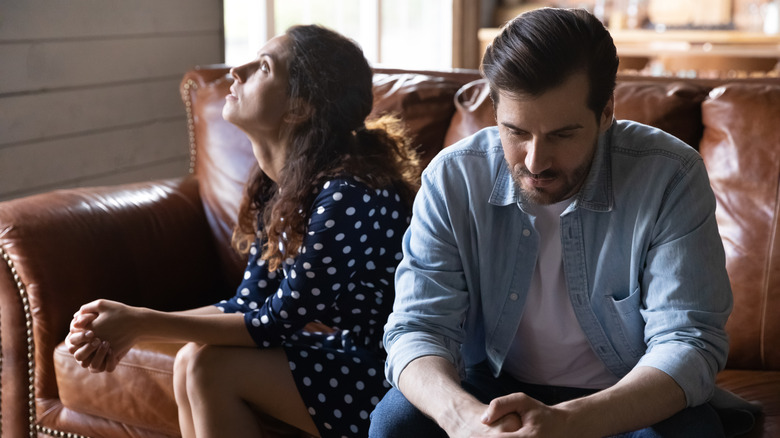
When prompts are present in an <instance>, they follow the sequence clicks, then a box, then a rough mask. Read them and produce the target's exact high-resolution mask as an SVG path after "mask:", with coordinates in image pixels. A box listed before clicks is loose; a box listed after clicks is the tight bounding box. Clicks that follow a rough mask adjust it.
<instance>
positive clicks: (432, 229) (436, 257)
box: [384, 167, 469, 385]
mask: <svg viewBox="0 0 780 438" xmlns="http://www.w3.org/2000/svg"><path fill="white" fill-rule="evenodd" d="M450 208H451V206H448V205H447V203H446V202H445V198H444V195H443V194H442V191H441V188H440V187H439V186H437V184H436V173H435V170H434V169H432V168H431V167H429V168H428V170H426V172H424V174H423V180H422V187H421V189H420V191H419V193H418V194H417V197H416V198H415V202H414V208H413V214H412V221H411V224H410V227H409V229H408V230H407V231H406V234H405V235H404V240H403V259H402V261H401V263H400V265H399V266H398V270H397V272H396V279H395V280H396V299H395V303H394V306H393V312H392V314H391V315H390V316H389V318H388V322H387V324H386V325H385V335H384V344H385V348H386V349H387V352H388V358H387V362H386V365H385V366H386V369H385V371H386V375H387V379H388V381H390V383H392V384H393V385H397V383H398V379H399V376H400V374H401V372H403V370H404V368H405V367H406V366H407V365H408V364H409V363H410V362H411V361H413V360H415V359H417V358H420V357H423V356H431V355H434V356H441V357H444V358H445V359H447V360H449V361H450V362H452V363H453V365H455V366H456V367H457V368H458V369H459V370H461V371H462V359H461V357H460V352H459V348H460V344H461V343H462V342H463V339H464V330H463V323H464V320H465V317H466V312H467V310H468V305H469V293H468V292H467V287H466V280H465V275H464V272H463V266H462V263H461V257H460V253H459V246H458V242H457V241H456V238H455V235H454V233H453V225H452V216H451V210H450Z"/></svg>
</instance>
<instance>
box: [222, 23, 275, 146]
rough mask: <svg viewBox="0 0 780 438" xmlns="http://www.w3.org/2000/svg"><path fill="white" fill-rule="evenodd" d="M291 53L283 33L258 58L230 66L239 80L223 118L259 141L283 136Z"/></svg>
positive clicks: (264, 48)
mask: <svg viewBox="0 0 780 438" xmlns="http://www.w3.org/2000/svg"><path fill="white" fill-rule="evenodd" d="M289 53H290V50H289V42H288V37H287V36H286V35H279V36H277V37H275V38H273V39H271V40H270V41H268V42H267V43H266V44H265V46H263V48H262V49H260V51H259V52H258V54H257V58H256V59H255V60H253V61H251V62H249V63H247V64H244V65H241V66H238V67H233V68H232V69H230V74H231V76H233V78H234V79H235V82H234V83H233V85H232V86H231V87H230V94H229V95H228V96H227V98H226V102H225V106H224V108H223V109H222V117H223V118H224V119H225V120H227V121H228V122H230V123H233V124H234V125H236V126H237V127H239V128H240V129H241V130H242V131H244V132H246V133H247V135H249V137H250V138H252V139H253V140H257V142H260V143H267V142H276V141H278V140H279V139H280V133H281V132H282V126H283V123H284V115H285V112H286V111H287V108H288V96H287V86H288V85H287V83H288V82H287V80H288V71H287V61H288V57H289Z"/></svg>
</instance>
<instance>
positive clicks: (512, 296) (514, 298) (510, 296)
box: [509, 294, 518, 301]
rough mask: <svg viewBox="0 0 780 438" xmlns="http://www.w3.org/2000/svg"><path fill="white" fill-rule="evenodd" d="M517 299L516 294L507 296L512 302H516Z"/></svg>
mask: <svg viewBox="0 0 780 438" xmlns="http://www.w3.org/2000/svg"><path fill="white" fill-rule="evenodd" d="M517 298H518V296H517V294H511V295H509V299H510V300H512V301H517Z"/></svg>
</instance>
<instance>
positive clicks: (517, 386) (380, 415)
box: [368, 364, 724, 438]
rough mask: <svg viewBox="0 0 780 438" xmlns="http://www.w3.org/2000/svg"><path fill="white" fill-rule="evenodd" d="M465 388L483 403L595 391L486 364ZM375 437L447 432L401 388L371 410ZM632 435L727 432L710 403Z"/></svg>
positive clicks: (707, 436)
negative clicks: (530, 379)
mask: <svg viewBox="0 0 780 438" xmlns="http://www.w3.org/2000/svg"><path fill="white" fill-rule="evenodd" d="M462 386H463V389H465V390H466V391H468V392H469V393H471V394H472V395H474V396H475V397H476V398H477V399H479V400H480V401H482V402H483V403H489V402H490V400H492V399H494V398H496V397H500V396H503V395H507V394H512V393H515V392H523V393H525V394H527V395H529V396H531V397H533V398H535V399H537V400H539V401H541V402H542V403H545V404H547V405H554V404H558V403H561V402H564V401H566V400H571V399H574V398H578V397H583V396H586V395H589V394H592V393H594V392H595V391H593V390H589V389H579V388H562V387H555V386H540V385H531V384H526V383H522V382H518V381H516V380H514V379H513V378H511V377H507V376H505V375H503V374H502V375H501V376H499V377H498V378H494V377H493V376H492V374H491V373H490V370H489V368H488V366H487V365H486V364H480V365H477V366H475V367H473V368H470V369H469V370H468V371H467V376H466V379H465V380H464V381H463V383H462ZM368 435H369V437H371V438H391V437H398V438H410V437H418V436H419V437H442V438H446V437H447V434H446V433H444V431H443V430H442V429H441V428H440V427H439V426H438V425H437V424H436V423H435V422H434V421H433V420H431V419H430V418H428V417H426V416H425V415H423V414H422V412H420V411H419V410H417V408H415V407H414V406H413V405H412V404H411V403H409V401H407V400H406V397H404V396H403V394H401V392H400V391H398V390H397V389H395V388H393V389H391V390H390V391H389V392H388V393H387V394H386V395H385V397H384V398H383V399H382V401H380V402H379V404H378V405H377V407H376V409H374V412H372V413H371V428H370V430H369V434H368ZM618 436H619V437H630V438H676V437H679V438H720V437H723V436H724V432H723V426H722V425H721V422H720V419H719V417H718V414H717V413H716V412H715V410H714V409H713V408H712V407H710V406H709V405H708V404H704V405H701V406H696V407H693V408H687V409H684V410H682V411H681V412H679V413H677V414H675V415H674V416H672V417H670V418H668V419H666V420H664V421H662V422H660V423H658V424H655V425H653V426H652V427H648V428H646V429H642V430H638V431H635V432H631V433H626V434H621V435H618Z"/></svg>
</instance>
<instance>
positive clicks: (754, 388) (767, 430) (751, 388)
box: [717, 369, 780, 438]
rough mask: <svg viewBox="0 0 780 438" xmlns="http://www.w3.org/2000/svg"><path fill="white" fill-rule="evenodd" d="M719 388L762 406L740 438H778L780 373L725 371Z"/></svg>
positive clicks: (779, 428)
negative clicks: (753, 423)
mask: <svg viewBox="0 0 780 438" xmlns="http://www.w3.org/2000/svg"><path fill="white" fill-rule="evenodd" d="M717 383H718V386H720V387H721V388H724V389H727V390H729V391H731V392H733V393H735V394H737V395H738V396H740V397H742V398H743V399H745V400H748V401H750V402H756V403H759V404H761V405H762V406H763V414H762V415H760V416H759V417H758V418H757V419H756V424H755V426H754V427H753V429H752V430H751V431H750V432H749V433H747V434H746V435H741V436H740V437H741V438H752V437H778V436H780V398H778V394H780V371H754V370H729V369H727V370H725V371H722V372H721V373H720V374H718V379H717Z"/></svg>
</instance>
